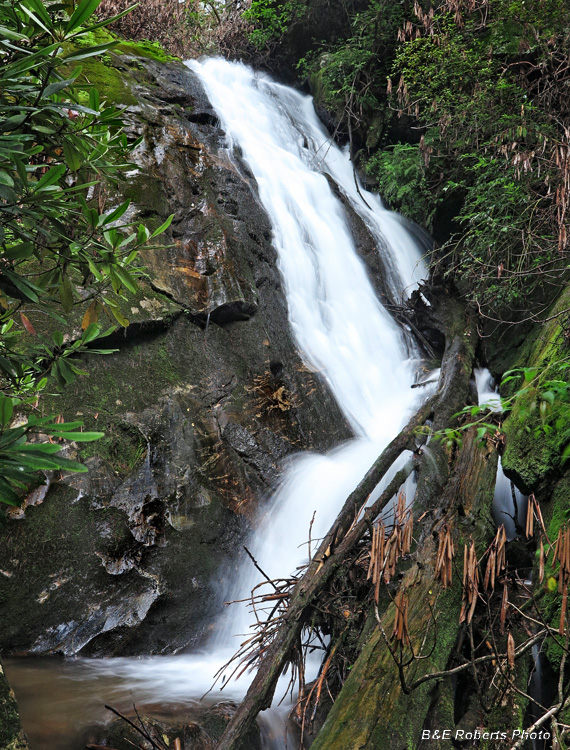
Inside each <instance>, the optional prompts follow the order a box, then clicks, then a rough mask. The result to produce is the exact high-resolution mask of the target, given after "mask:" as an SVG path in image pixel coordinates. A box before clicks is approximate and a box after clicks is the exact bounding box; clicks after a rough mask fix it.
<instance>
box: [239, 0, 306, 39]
mask: <svg viewBox="0 0 570 750" xmlns="http://www.w3.org/2000/svg"><path fill="white" fill-rule="evenodd" d="M305 10H306V8H305V3H304V2H303V0H252V2H251V4H250V6H249V8H247V10H245V11H244V13H243V17H244V18H245V19H246V21H249V22H250V23H251V24H252V26H253V28H252V30H251V32H250V35H249V36H250V41H251V42H252V43H253V45H254V46H255V47H257V48H258V49H263V48H264V47H266V46H267V45H268V44H269V43H270V42H273V41H275V40H276V39H278V38H279V37H281V36H283V34H284V33H285V32H286V31H287V29H288V28H289V26H290V24H291V23H292V21H295V20H298V19H299V18H302V17H303V14H304V12H305Z"/></svg>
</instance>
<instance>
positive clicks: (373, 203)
mask: <svg viewBox="0 0 570 750" xmlns="http://www.w3.org/2000/svg"><path fill="white" fill-rule="evenodd" d="M188 65H189V67H191V68H192V70H194V71H195V72H196V73H197V74H198V76H199V77H200V78H201V80H202V82H203V84H204V87H205V89H206V91H207V93H208V96H209V97H210V100H211V102H212V105H213V106H214V108H215V109H216V111H217V112H218V115H219V117H220V121H221V124H222V127H223V129H224V131H225V132H226V136H227V141H228V142H227V146H228V149H229V150H230V153H231V151H232V149H234V148H235V147H239V152H240V158H241V161H242V162H244V163H245V164H246V165H247V167H248V168H249V170H250V171H251V172H252V173H253V175H254V177H255V180H256V182H257V185H258V189H259V196H260V200H261V202H262V203H263V205H264V207H265V209H266V211H267V213H268V214H269V217H270V219H271V222H272V226H273V242H274V245H275V247H276V249H277V252H278V257H279V268H280V271H281V274H282V277H283V283H284V288H285V293H286V297H287V304H288V311H289V320H290V324H291V328H292V330H293V333H294V336H295V339H296V342H297V345H298V348H299V350H300V352H301V354H302V357H303V359H304V361H305V362H306V364H307V365H308V366H310V367H311V368H312V369H313V370H315V371H318V372H319V373H320V374H321V375H322V377H323V378H324V379H325V381H326V382H327V384H328V386H329V388H330V390H331V392H332V394H333V395H334V397H335V399H336V400H337V402H338V404H339V406H340V408H341V409H342V411H343V413H344V414H345V415H346V418H347V419H348V421H349V423H350V424H351V426H352V428H353V430H354V433H355V438H354V439H353V440H351V441H349V442H348V443H346V444H344V445H341V446H339V447H338V448H336V449H335V450H333V451H332V452H331V453H329V454H328V455H315V454H302V455H300V456H298V457H297V458H296V459H295V460H294V461H292V462H291V465H290V468H289V470H288V471H287V473H286V476H285V478H284V480H283V481H282V483H281V485H280V487H279V488H278V490H277V492H276V494H275V497H274V498H273V500H272V502H271V505H270V509H269V511H268V512H265V513H264V516H263V520H260V528H259V529H258V531H257V533H256V535H255V538H254V539H253V540H252V541H251V542H250V547H251V548H252V551H253V554H254V556H255V557H256V558H257V560H258V562H259V564H260V566H261V567H262V568H263V569H264V570H265V571H266V572H267V573H268V574H269V575H270V576H275V577H279V576H281V577H283V576H287V575H289V574H290V573H291V572H293V571H294V570H295V568H296V567H297V566H298V565H300V564H302V563H303V562H304V561H305V560H306V559H307V556H308V550H307V539H308V537H309V527H310V524H311V519H312V518H313V516H314V523H313V526H312V531H311V534H312V538H313V539H317V538H319V537H322V536H323V535H324V534H325V533H326V531H327V530H328V528H329V526H330V525H331V523H332V522H333V521H334V518H335V517H336V515H337V513H338V511H339V509H340V507H341V506H342V504H343V503H344V500H345V499H346V497H347V495H348V494H349V493H350V491H351V490H352V489H354V487H355V486H356V485H357V484H358V482H359V480H360V479H361V478H362V476H363V475H364V473H365V472H366V470H367V469H368V468H369V467H370V465H371V464H372V462H373V461H374V459H375V458H376V457H377V456H378V454H379V453H380V451H381V450H382V448H383V447H384V446H385V445H386V444H387V443H388V442H389V440H390V439H392V438H393V437H394V436H395V435H396V434H397V433H398V431H399V430H400V429H401V427H402V426H403V424H405V422H406V420H407V419H408V418H409V416H410V414H411V412H412V411H413V409H415V408H416V407H417V405H418V404H417V402H418V400H419V399H420V398H425V396H426V395H427V393H426V391H427V390H428V389H427V388H421V389H416V390H412V389H411V385H412V384H413V383H414V382H415V380H416V369H417V364H418V362H417V354H416V351H415V348H414V345H413V342H412V341H411V339H410V338H409V337H408V336H407V334H406V333H405V332H404V331H402V329H401V328H400V327H398V326H397V325H396V323H395V322H394V321H393V319H392V318H391V317H390V316H389V314H388V313H387V312H386V310H385V309H384V308H383V306H382V305H381V304H380V303H379V301H378V299H377V297H376V294H375V292H374V289H373V287H372V284H371V282H370V280H369V278H368V275H367V272H366V269H365V267H364V265H363V263H362V261H361V260H360V258H359V256H358V253H357V248H356V247H355V243H354V240H353V238H352V236H351V232H350V229H349V224H348V221H347V218H346V214H345V209H344V206H343V203H342V202H341V201H340V200H339V199H338V197H337V196H336V195H335V194H334V192H333V190H332V189H331V186H330V183H329V180H330V179H332V181H334V182H335V183H336V184H337V186H338V188H339V189H340V191H341V192H342V194H343V195H344V197H345V200H346V201H348V202H349V203H350V204H351V206H352V208H353V210H354V211H356V212H357V213H358V214H359V215H360V217H361V218H362V220H363V221H364V222H365V224H366V225H367V226H368V228H369V231H370V233H371V235H372V236H373V237H374V239H375V241H376V244H377V246H378V249H379V252H380V253H381V256H382V262H383V267H384V269H385V281H386V283H387V285H388V289H387V294H388V295H389V296H390V297H391V298H392V299H400V298H402V297H405V296H406V295H407V294H408V293H409V291H410V290H411V289H412V288H413V286H414V285H415V284H416V283H417V281H418V280H419V279H420V278H421V277H422V275H423V274H424V272H425V268H424V266H423V263H422V260H421V248H420V246H419V244H418V242H417V241H416V239H415V238H414V236H413V234H412V233H411V232H410V231H409V230H408V229H407V228H406V226H405V224H404V223H403V222H402V220H401V219H399V217H397V216H396V215H395V214H393V213H391V212H389V211H387V210H385V209H384V207H383V206H382V204H381V202H380V200H379V199H378V197H377V196H374V195H372V194H371V193H368V192H367V191H365V190H364V189H363V188H362V187H359V186H357V182H356V179H355V175H354V171H353V167H352V165H351V163H350V160H349V158H348V155H347V154H346V153H344V152H343V151H342V150H340V149H339V148H338V147H337V146H336V145H335V144H334V143H333V142H332V141H331V139H330V137H329V135H328V134H327V132H326V131H325V130H324V128H323V126H322V125H321V123H320V122H319V120H318V118H317V116H316V114H315V111H314V108H313V104H312V100H311V98H310V97H308V96H304V95H302V94H300V93H298V92H296V91H294V90H292V89H290V88H288V87H285V86H282V85H279V84H277V83H275V82H273V81H272V80H271V79H269V78H267V77H265V76H261V75H260V76H258V75H256V74H255V73H254V72H253V71H252V70H251V69H249V68H247V67H245V66H244V65H242V64H239V63H229V62H226V61H224V60H221V59H211V60H206V61H204V62H195V61H192V62H190V63H188ZM238 168H239V164H238ZM325 175H327V176H328V179H327V176H325ZM419 391H422V393H421V395H420V394H419V393H418V392H419ZM395 470H396V468H395V467H393V471H395ZM387 481H389V477H386V478H385V480H384V483H386V482H387ZM377 491H378V492H379V491H380V489H378V490H377ZM406 492H407V493H408V497H409V498H410V499H411V497H412V496H413V492H414V486H413V481H409V482H408V486H407V487H406ZM258 579H259V574H258V573H257V571H256V570H255V569H254V568H253V566H252V565H251V563H250V562H249V560H248V561H246V562H245V563H244V567H243V569H242V570H241V571H240V572H239V576H238V579H237V580H234V581H233V582H232V593H233V596H232V598H234V599H236V598H240V597H242V596H247V595H248V594H249V591H250V590H251V588H252V586H253V584H255V583H256V582H257V581H258ZM230 610H234V611H230V617H222V616H221V618H220V623H219V627H218V629H217V633H216V634H215V636H213V637H212V641H211V643H210V644H209V646H208V648H207V649H206V650H205V651H204V652H201V653H194V654H186V655H176V656H170V657H149V658H146V659H128V658H120V659H104V660H103V659H102V660H95V659H94V660H84V659H79V660H76V661H74V662H69V663H62V662H55V665H54V664H51V663H50V664H51V666H48V664H47V663H46V662H43V663H42V664H41V665H40V666H36V665H35V664H34V663H33V662H26V661H23V662H18V663H15V662H9V664H8V673H9V677H10V679H11V680H12V682H13V684H14V686H15V688H16V692H17V695H18V698H19V701H20V704H21V710H22V716H23V722H24V726H25V728H26V729H27V731H28V732H29V734H30V737H31V740H32V748H33V750H48V748H49V750H63V749H64V748H67V747H68V745H66V743H65V741H64V739H61V738H59V737H58V736H57V735H58V733H62V734H63V735H65V729H64V727H62V726H61V724H59V725H58V726H57V728H54V729H53V731H52V733H51V735H49V736H48V739H47V740H46V731H45V727H46V725H49V723H50V720H51V722H52V723H53V722H54V721H55V719H54V714H55V713H56V712H55V706H56V704H57V715H58V717H63V718H61V721H62V722H63V721H64V718H65V717H66V716H67V717H71V716H72V717H73V722H74V723H75V725H78V724H79V723H83V724H87V723H89V722H93V721H95V720H100V719H101V718H102V716H103V715H104V712H103V711H102V704H103V703H104V702H107V703H113V704H115V705H117V706H119V707H120V706H121V705H123V706H124V705H128V704H132V702H133V701H136V703H137V704H138V705H145V704H149V703H153V704H155V703H157V702H160V703H162V704H186V705H188V703H191V702H192V701H196V700H198V699H199V698H200V696H201V695H202V694H203V693H204V692H205V691H206V690H207V689H208V688H209V687H210V686H211V683H212V679H213V675H214V673H215V672H216V671H217V669H218V668H219V667H220V666H221V665H222V664H224V663H225V662H226V661H227V659H228V658H229V656H230V655H231V654H232V653H233V652H234V651H235V650H236V648H237V646H238V645H239V643H240V642H241V640H243V638H236V634H243V633H245V632H246V631H247V628H248V626H249V624H250V622H251V619H252V617H251V614H250V613H249V611H248V609H247V607H245V606H243V607H241V608H240V607H237V606H236V607H232V608H230ZM30 671H31V672H32V673H33V674H34V675H35V677H32V676H31V675H30V674H29V672H30ZM26 672H28V674H27V676H26ZM250 679H251V676H248V675H246V677H245V678H242V679H241V680H240V681H239V682H238V683H234V682H231V683H230V684H229V685H227V687H226V688H225V689H224V691H223V693H222V696H225V697H227V698H238V699H239V697H241V696H242V695H243V694H244V692H245V690H246V689H247V685H248V683H249V681H250ZM34 680H35V682H36V685H34V686H31V685H30V683H31V682H33V681H34ZM48 683H49V686H50V687H49V688H47V684H48ZM63 693H65V695H63ZM211 698H212V700H216V699H217V700H219V699H220V694H219V693H213V694H211ZM78 712H79V713H81V716H78ZM281 722H282V719H281ZM56 723H57V722H56ZM281 726H282V723H281ZM282 746H283V745H282V740H281V739H280V738H279V737H277V739H275V740H267V742H266V747H267V748H270V747H271V748H279V747H282Z"/></svg>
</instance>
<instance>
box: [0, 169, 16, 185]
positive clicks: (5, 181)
mask: <svg viewBox="0 0 570 750" xmlns="http://www.w3.org/2000/svg"><path fill="white" fill-rule="evenodd" d="M0 185H8V187H14V180H13V179H12V178H11V177H10V175H9V174H8V172H4V170H3V169H0Z"/></svg>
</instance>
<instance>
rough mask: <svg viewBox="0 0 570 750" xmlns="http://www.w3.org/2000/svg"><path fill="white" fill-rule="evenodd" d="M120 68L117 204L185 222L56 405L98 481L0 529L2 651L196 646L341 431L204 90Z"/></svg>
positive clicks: (119, 64) (172, 72)
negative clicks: (123, 172) (290, 464)
mask: <svg viewBox="0 0 570 750" xmlns="http://www.w3.org/2000/svg"><path fill="white" fill-rule="evenodd" d="M113 66H114V69H115V72H118V74H119V75H120V76H121V81H122V84H123V86H124V87H128V88H129V90H130V91H131V94H132V98H131V99H129V101H133V100H136V102H137V104H133V105H131V106H129V107H128V109H127V113H128V116H129V121H130V132H129V135H131V136H133V137H135V136H137V137H138V136H139V135H140V136H142V137H143V140H142V143H141V145H140V146H139V147H138V149H137V151H136V152H135V157H134V160H135V162H136V165H137V167H138V169H137V170H135V169H134V168H133V170H132V172H130V173H129V176H128V181H127V183H126V185H125V186H124V188H123V190H122V194H123V195H125V196H126V197H129V198H131V199H132V202H133V218H134V219H136V218H137V217H144V220H145V221H146V222H147V223H148V224H150V225H153V224H156V225H157V226H158V224H160V223H162V222H163V221H164V220H165V219H166V217H167V216H168V215H169V214H171V213H174V220H173V222H172V225H171V228H170V230H169V232H168V233H167V235H166V237H165V239H164V240H163V243H164V245H168V246H166V247H165V246H161V247H156V248H154V249H149V250H147V251H146V252H145V256H144V262H145V264H146V267H147V269H148V272H149V275H148V279H147V280H146V281H144V282H143V283H141V291H140V293H139V294H138V295H137V297H136V298H135V299H133V300H129V301H128V302H127V303H126V307H125V310H124V314H125V315H126V316H127V317H128V318H129V319H130V321H131V325H130V326H129V327H128V328H127V329H125V330H124V331H121V332H119V333H117V334H115V335H114V338H113V340H112V342H111V343H112V345H113V346H114V347H116V348H117V349H118V351H117V352H116V353H114V354H112V355H108V356H105V357H103V356H96V355H92V356H88V357H86V358H85V366H86V369H88V370H89V377H88V378H84V379H82V380H81V382H79V383H77V384H74V385H73V386H72V387H70V388H69V389H67V390H66V391H65V392H64V393H63V394H61V396H59V397H54V398H53V399H52V400H51V402H50V403H49V404H46V405H45V409H46V410H47V411H46V413H49V410H51V411H52V412H53V413H61V414H63V415H64V416H65V418H66V419H76V418H82V419H83V420H84V422H85V425H86V429H102V430H104V431H105V433H106V436H105V438H104V439H103V440H101V441H100V442H98V443H93V444H84V445H85V446H86V447H85V448H82V451H81V453H80V456H81V457H82V459H83V460H85V461H86V462H87V464H88V466H89V468H90V471H89V474H87V475H80V476H79V478H78V477H77V476H75V477H67V478H65V477H64V478H59V477H53V478H52V483H51V486H50V488H49V491H48V492H47V493H39V494H38V493H36V495H35V496H34V497H32V496H30V498H29V503H28V506H27V507H26V509H25V511H24V512H23V513H18V514H16V515H14V516H10V517H8V518H7V519H6V525H5V528H4V529H3V531H2V537H3V539H2V542H3V543H2V546H1V548H0V622H1V623H2V627H1V628H0V650H3V651H4V652H5V653H22V652H33V653H38V654H45V653H53V652H61V653H64V654H68V655H69V654H76V653H78V652H81V653H82V654H83V655H106V654H138V653H168V652H172V651H175V650H178V649H181V648H183V647H186V646H189V645H193V644H196V643H198V642H199V641H200V640H201V639H203V637H204V635H205V634H206V632H207V630H208V628H210V627H211V626H212V623H213V621H214V619H215V616H216V614H217V612H218V611H219V607H220V598H221V588H222V587H221V586H219V585H217V584H216V583H215V580H216V579H218V583H219V579H221V578H222V577H223V576H228V575H229V571H231V569H232V567H235V565H236V564H237V562H238V559H240V555H241V554H243V553H242V551H241V545H242V542H243V540H244V538H245V537H246V534H247V532H248V530H249V528H250V524H251V519H252V518H253V516H254V514H255V513H256V512H257V510H258V508H259V507H260V504H263V502H264V501H265V500H266V499H267V497H268V496H269V494H270V492H271V489H272V487H273V486H274V485H275V483H276V481H277V480H278V477H279V473H280V465H281V462H282V460H283V459H284V458H285V457H286V456H288V455H290V454H291V453H294V452H298V451H300V450H304V449H317V450H325V449H327V448H329V447H331V446H332V445H334V444H336V443H338V442H339V441H341V440H342V439H345V438H346V437H348V436H349V429H348V427H347V425H346V423H345V421H344V419H343V417H342V415H341V414H340V412H339V410H338V408H337V406H336V404H335V403H334V402H333V400H332V397H331V396H330V394H329V393H328V390H327V388H326V386H325V384H324V383H323V381H322V380H321V379H320V378H319V376H318V374H315V373H311V372H309V371H308V370H307V368H305V367H304V366H303V364H302V362H301V360H300V358H299V356H298V355H297V353H296V350H295V345H294V342H293V341H292V339H291V335H290V332H289V329H288V324H287V311H286V303H285V300H284V296H283V292H282V289H281V283H280V278H279V275H278V272H277V270H276V263H275V253H274V250H273V249H272V247H271V244H270V237H271V228H270V226H269V223H268V219H267V217H266V216H265V214H264V212H263V210H262V209H261V207H260V205H259V203H258V199H257V196H256V192H255V184H254V182H253V179H252V178H251V176H250V175H248V173H247V170H246V169H245V168H244V167H243V166H241V165H240V164H239V161H232V160H230V158H229V156H228V154H227V153H226V151H225V150H224V148H223V133H222V132H221V131H220V129H219V126H218V123H217V120H216V116H215V113H214V112H213V110H212V109H211V107H210V105H209V104H208V102H207V100H206V97H205V95H204V93H203V91H202V88H201V86H200V84H199V82H198V81H197V79H196V78H195V76H194V75H193V73H191V72H190V71H189V70H188V69H187V68H186V67H185V66H184V65H182V64H181V63H176V62H172V63H157V62H155V61H152V60H149V59H144V58H135V57H132V56H128V55H121V56H116V57H115V58H114V61H113ZM102 93H104V92H102ZM119 197H120V196H118V195H117V196H113V197H112V198H111V197H109V198H108V200H109V201H110V200H114V199H115V198H116V199H117V202H118V201H119Z"/></svg>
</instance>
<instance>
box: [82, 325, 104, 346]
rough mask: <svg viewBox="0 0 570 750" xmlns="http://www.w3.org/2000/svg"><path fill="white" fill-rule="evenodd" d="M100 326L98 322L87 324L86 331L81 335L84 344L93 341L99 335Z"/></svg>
mask: <svg viewBox="0 0 570 750" xmlns="http://www.w3.org/2000/svg"><path fill="white" fill-rule="evenodd" d="M99 333H100V328H99V326H98V325H97V324H96V323H91V324H90V325H88V326H87V328H86V329H85V331H84V332H83V336H82V337H81V341H82V342H83V343H84V344H88V343H89V342H90V341H93V340H94V339H96V338H97V337H98V336H99Z"/></svg>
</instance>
